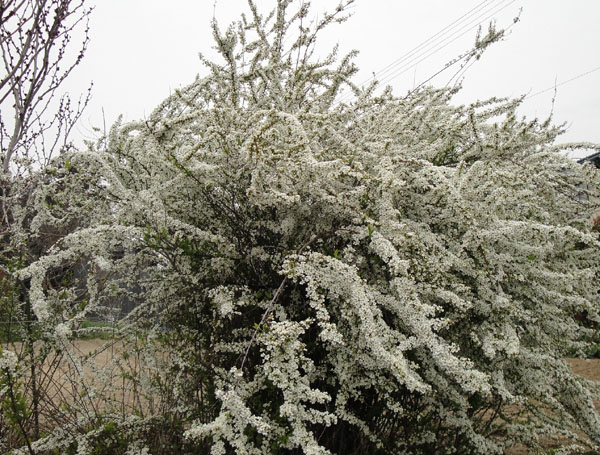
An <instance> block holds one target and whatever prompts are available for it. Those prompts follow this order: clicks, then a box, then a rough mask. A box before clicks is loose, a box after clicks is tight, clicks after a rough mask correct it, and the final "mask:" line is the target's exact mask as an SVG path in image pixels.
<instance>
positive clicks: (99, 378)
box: [9, 339, 600, 455]
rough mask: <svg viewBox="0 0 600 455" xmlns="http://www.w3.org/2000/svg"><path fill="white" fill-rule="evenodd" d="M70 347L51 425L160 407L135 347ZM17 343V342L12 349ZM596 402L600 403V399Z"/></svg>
mask: <svg viewBox="0 0 600 455" xmlns="http://www.w3.org/2000/svg"><path fill="white" fill-rule="evenodd" d="M70 347H71V348H72V352H74V353H76V354H77V355H76V356H73V358H71V354H69V350H68V349H67V350H65V352H63V353H61V354H60V355H59V356H49V357H48V358H47V361H46V363H45V364H44V366H43V368H42V369H41V371H39V378H38V387H40V388H41V389H42V390H43V392H44V396H45V400H44V409H42V416H45V417H46V418H47V419H48V420H49V421H52V423H53V424H58V423H60V417H61V415H62V414H64V418H68V417H67V415H68V412H65V410H66V409H67V408H68V407H69V406H71V405H72V404H75V405H76V407H77V408H78V409H88V410H89V411H91V412H92V411H93V412H97V411H99V410H107V409H110V410H111V411H112V412H115V411H120V412H123V413H131V412H135V413H138V414H142V415H144V414H146V415H152V414H154V413H157V412H160V411H161V409H160V408H161V403H159V402H156V401H154V397H148V396H143V395H142V394H141V393H140V391H139V383H138V382H136V381H137V380H133V379H132V378H134V377H136V374H137V373H140V372H142V371H144V374H146V375H147V374H148V372H149V371H150V372H151V374H152V372H154V374H158V375H160V374H161V372H160V369H159V368H156V366H152V365H147V364H144V360H143V358H142V357H140V356H139V355H137V354H136V353H137V349H136V346H130V345H127V346H124V345H123V344H122V343H121V342H114V341H111V340H101V339H90V340H76V341H74V342H73V344H72V345H71V346H70ZM19 348H20V346H19V345H18V344H14V345H12V346H11V347H10V348H9V349H13V350H14V349H19ZM567 362H568V364H569V365H570V366H571V368H572V370H573V372H575V373H576V374H578V375H580V376H582V377H584V378H587V379H591V380H595V381H600V359H590V360H585V359H567ZM144 374H143V375H142V376H144ZM80 375H82V376H83V377H84V378H85V381H84V383H85V384H86V386H85V387H84V388H83V389H82V387H81V386H80V385H79V384H80V383H79V382H77V384H76V383H75V381H71V378H73V377H78V376H80ZM167 380H168V378H167ZM100 397H102V398H100ZM107 397H108V400H107ZM598 405H599V407H600V403H599V404H598ZM48 423H50V422H48ZM547 447H548V449H551V448H558V447H560V441H548V444H547ZM507 455H529V454H528V451H527V450H526V449H525V448H521V447H516V448H513V449H511V450H510V451H509V452H508V453H507Z"/></svg>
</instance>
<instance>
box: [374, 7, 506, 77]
mask: <svg viewBox="0 0 600 455" xmlns="http://www.w3.org/2000/svg"><path fill="white" fill-rule="evenodd" d="M505 1H507V0H505ZM515 1H516V0H510V1H509V3H507V4H505V5H504V6H502V7H501V8H499V9H497V10H495V11H493V12H492V13H491V14H488V15H487V16H486V17H485V18H483V19H481V18H482V16H483V15H480V16H478V17H477V18H476V20H475V21H473V22H471V23H470V24H467V25H466V26H465V27H463V28H461V29H459V30H458V31H456V32H455V33H453V34H452V35H450V36H449V37H448V39H447V40H446V42H442V43H439V46H438V47H437V48H435V49H433V50H431V49H428V51H429V50H431V52H429V53H428V54H427V55H424V56H423V55H421V56H419V60H416V61H414V60H412V61H411V62H409V63H407V64H406V65H403V66H402V67H400V68H398V69H397V70H396V71H394V72H393V73H392V74H390V75H388V76H386V77H385V78H382V79H381V81H380V82H381V84H387V83H389V82H390V81H392V80H394V79H395V78H397V77H398V76H401V75H402V74H404V73H406V72H407V71H409V70H411V69H412V68H414V67H415V66H417V65H418V64H419V63H421V62H423V61H425V60H426V59H428V58H429V57H431V56H432V55H435V54H437V53H438V52H439V51H441V50H442V49H444V48H446V47H447V46H449V45H450V44H452V43H453V42H454V41H456V40H457V39H459V38H461V37H462V36H464V35H466V34H467V33H469V32H470V31H471V30H472V29H473V28H475V27H476V26H479V25H481V23H483V22H485V21H487V20H489V19H491V18H492V17H494V16H495V15H496V14H498V13H499V12H501V11H502V10H504V9H506V8H508V7H509V6H510V5H511V4H513V3H514V2H515ZM487 13H489V10H488V11H486V12H485V13H484V15H485V14H487ZM460 32H462V33H460ZM457 33H460V34H458V35H457V36H455V35H456V34H457ZM450 38H452V39H450ZM420 85H422V84H420Z"/></svg>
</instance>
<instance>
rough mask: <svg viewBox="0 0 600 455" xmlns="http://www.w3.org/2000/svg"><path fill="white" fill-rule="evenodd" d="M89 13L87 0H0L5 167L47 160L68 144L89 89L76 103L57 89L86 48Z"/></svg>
mask: <svg viewBox="0 0 600 455" xmlns="http://www.w3.org/2000/svg"><path fill="white" fill-rule="evenodd" d="M90 13H91V8H89V7H87V6H86V5H85V0H0V58H1V60H2V61H1V63H0V149H1V156H0V159H1V160H2V169H3V171H4V172H5V173H8V172H11V171H13V170H15V169H18V168H20V167H21V166H22V164H23V163H27V162H30V161H32V160H37V162H38V163H39V164H41V165H43V164H47V162H48V161H49V159H50V157H51V156H52V154H53V152H55V151H57V150H64V149H65V148H67V147H68V146H69V143H68V138H69V133H70V132H71V130H72V128H73V126H74V124H75V122H76V121H77V119H78V118H79V117H80V116H81V113H82V110H83V108H84V107H85V104H87V101H88V99H89V90H88V93H87V95H85V96H83V97H82V98H80V99H79V101H78V102H77V103H72V101H71V99H70V98H69V96H68V95H62V96H59V94H58V93H57V89H58V88H59V86H60V85H61V84H62V82H63V81H64V80H65V79H66V78H67V77H68V76H69V74H70V73H71V71H72V70H73V69H74V68H75V67H76V66H77V65H78V64H79V63H80V62H81V59H82V58H83V56H84V54H85V51H86V49H87V45H88V42H89V35H88V30H89V28H88V22H89V21H88V19H89V16H90ZM74 40H76V41H79V43H78V45H75V46H73V44H72V42H73V41H74ZM13 166H14V167H13Z"/></svg>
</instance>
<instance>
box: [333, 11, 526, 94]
mask: <svg viewBox="0 0 600 455" xmlns="http://www.w3.org/2000/svg"><path fill="white" fill-rule="evenodd" d="M506 1H508V0H501V1H500V4H498V0H484V1H483V2H481V3H479V4H478V5H477V6H475V7H474V8H472V9H471V10H469V11H467V12H466V13H465V14H463V15H462V16H460V17H459V18H458V19H456V20H454V21H453V22H451V23H450V24H448V25H447V26H446V27H444V28H443V29H442V30H440V31H439V32H437V33H436V34H434V35H433V36H431V37H430V38H428V39H426V40H425V41H423V42H422V43H420V44H419V45H417V46H416V47H415V48H413V49H412V50H410V51H409V52H407V53H406V54H404V55H403V56H401V57H400V58H398V59H396V60H394V61H393V62H391V63H390V64H388V65H387V66H386V67H384V68H382V69H381V70H380V71H378V72H377V73H375V75H374V76H371V77H370V78H368V79H366V80H365V81H363V82H362V83H361V84H359V85H364V84H366V83H368V82H370V81H372V80H375V79H376V78H381V79H380V82H382V83H383V81H390V80H392V79H393V78H395V77H397V76H399V75H400V74H402V73H403V72H405V71H408V69H410V68H413V67H414V66H416V65H417V64H418V63H420V62H422V61H423V60H424V59H426V58H428V57H429V56H431V55H433V54H435V53H436V52H438V51H440V50H441V49H443V48H444V47H446V46H447V45H448V44H450V43H451V42H453V41H455V40H456V39H458V38H460V37H461V36H463V35H464V34H465V33H467V32H468V30H470V29H472V28H474V25H480V24H481V23H482V22H483V21H485V20H487V19H489V18H490V17H493V15H495V14H497V13H498V12H499V11H502V10H503V9H504V8H506V7H508V6H509V5H510V4H511V3H513V2H514V1H515V0H512V1H510V3H508V4H506V5H504V6H502V7H501V8H499V9H497V10H496V11H494V12H493V13H492V14H488V13H489V12H490V11H491V10H493V9H494V8H496V7H497V6H499V5H502V3H504V2H506ZM490 2H491V3H490ZM482 10H483V12H482ZM486 14H488V16H487V17H486V18H485V19H481V18H482V17H483V16H485V15H486ZM473 16H476V17H474V18H473ZM465 23H466V25H465ZM465 29H466V30H467V31H465V32H464V33H462V34H460V35H459V36H457V37H455V38H454V39H452V40H450V38H453V37H454V36H455V35H456V34H457V33H460V32H461V31H463V30H465ZM436 46H438V47H437V48H436ZM434 48H435V49H434ZM432 49H434V51H433V52H429V51H431V50H432ZM427 52H429V54H427V55H426V56H424V57H423V55H424V54H426V53H427ZM407 60H408V61H407ZM415 60H416V62H415ZM352 97H353V94H352V93H349V94H346V95H343V96H342V97H341V98H340V100H339V101H338V103H340V102H344V101H346V100H348V99H350V98H352Z"/></svg>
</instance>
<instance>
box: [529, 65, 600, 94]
mask: <svg viewBox="0 0 600 455" xmlns="http://www.w3.org/2000/svg"><path fill="white" fill-rule="evenodd" d="M598 70H600V66H597V67H596V68H593V69H591V70H589V71H586V72H584V73H581V74H578V75H577V76H574V77H572V78H571V79H567V80H566V81H562V82H561V83H560V84H554V85H553V86H551V87H548V88H545V89H544V90H540V91H539V92H535V93H533V94H531V95H527V96H526V97H525V98H523V99H525V100H526V99H529V98H533V97H534V96H538V95H541V94H542V93H546V92H549V91H550V90H555V89H556V88H558V87H560V86H561V85H565V84H568V83H569V82H573V81H575V80H577V79H580V78H582V77H584V76H587V75H588V74H592V73H594V72H596V71H598Z"/></svg>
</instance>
